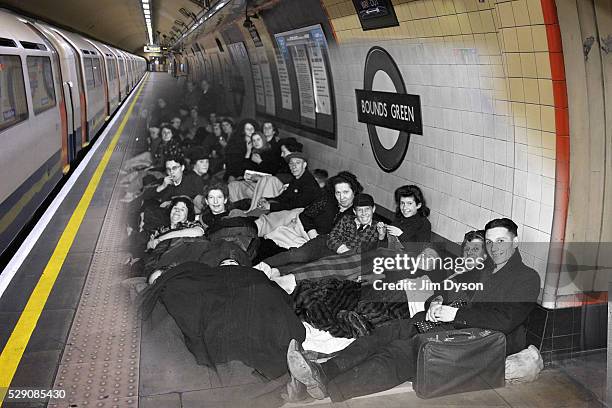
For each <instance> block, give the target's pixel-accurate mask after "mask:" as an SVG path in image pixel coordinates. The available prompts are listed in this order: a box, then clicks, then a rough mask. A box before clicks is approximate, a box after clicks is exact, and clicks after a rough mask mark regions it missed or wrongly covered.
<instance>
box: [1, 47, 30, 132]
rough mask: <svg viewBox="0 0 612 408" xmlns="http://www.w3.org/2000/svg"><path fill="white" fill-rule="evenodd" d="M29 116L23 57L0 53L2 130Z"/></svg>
mask: <svg viewBox="0 0 612 408" xmlns="http://www.w3.org/2000/svg"><path fill="white" fill-rule="evenodd" d="M27 118H28V102H27V99H26V92H25V82H24V80H23V69H22V68H21V58H19V56H17V55H0V130H4V129H6V128H8V127H10V126H12V125H14V124H16V123H19V122H21V121H24V120H26V119H27Z"/></svg>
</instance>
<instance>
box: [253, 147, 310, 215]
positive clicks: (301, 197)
mask: <svg viewBox="0 0 612 408" xmlns="http://www.w3.org/2000/svg"><path fill="white" fill-rule="evenodd" d="M285 160H286V161H287V162H288V163H289V170H290V171H291V175H292V176H293V180H291V181H290V182H289V185H288V186H287V188H286V189H285V191H283V192H282V193H281V194H280V195H279V196H277V197H273V198H261V199H260V200H259V202H258V203H257V207H258V208H261V209H264V210H270V211H282V210H292V209H294V208H304V207H306V206H308V205H309V204H310V203H312V202H313V201H314V200H316V199H317V198H318V197H319V196H320V195H321V188H320V187H319V183H317V180H316V179H315V178H314V176H313V175H312V174H311V173H310V172H309V171H308V169H307V168H306V167H307V166H308V159H307V158H306V155H305V154H304V153H301V152H295V153H291V154H290V155H288V156H287V157H285Z"/></svg>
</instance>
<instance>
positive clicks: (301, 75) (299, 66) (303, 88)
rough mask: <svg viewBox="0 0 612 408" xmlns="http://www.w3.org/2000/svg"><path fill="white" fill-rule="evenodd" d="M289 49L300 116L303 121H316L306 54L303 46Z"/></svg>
mask: <svg viewBox="0 0 612 408" xmlns="http://www.w3.org/2000/svg"><path fill="white" fill-rule="evenodd" d="M290 49H291V55H292V57H293V66H294V68H295V76H296V78H297V83H298V89H299V94H300V115H301V116H302V118H304V119H312V120H313V121H314V120H315V119H316V114H315V99H314V89H313V86H312V76H311V74H310V64H309V63H308V52H307V51H306V46H304V45H296V46H292V47H290Z"/></svg>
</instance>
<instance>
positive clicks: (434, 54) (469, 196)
mask: <svg viewBox="0 0 612 408" xmlns="http://www.w3.org/2000/svg"><path fill="white" fill-rule="evenodd" d="M394 4H395V10H396V14H397V17H398V20H399V21H400V26H399V27H392V28H386V29H380V30H372V31H362V29H361V26H360V23H359V20H358V18H357V16H356V15H355V9H354V7H353V4H352V1H346V0H324V1H323V5H324V7H325V8H326V10H327V13H328V14H329V16H330V19H331V22H332V25H333V27H334V30H335V35H336V39H337V42H338V46H337V47H335V48H333V49H332V50H331V59H332V71H333V77H334V85H335V92H336V98H337V120H338V140H339V142H338V149H337V150H336V149H333V148H329V147H326V146H323V145H321V144H319V143H316V142H312V141H309V140H307V139H306V140H304V143H305V144H306V145H307V151H308V152H309V153H310V155H311V156H312V157H313V162H312V167H313V168H314V167H319V166H320V167H324V168H327V169H328V170H329V171H330V172H331V173H333V172H335V171H337V170H341V169H349V170H352V171H355V172H356V173H357V174H359V175H360V177H361V179H362V181H364V182H365V185H366V186H367V190H368V191H369V192H371V193H373V194H374V195H375V196H376V198H377V200H378V201H379V202H380V203H381V204H383V205H384V206H386V207H388V208H393V207H394V203H393V198H392V192H393V191H394V189H395V188H397V187H398V186H400V185H402V184H407V183H415V184H418V185H419V186H421V187H422V188H423V190H424V192H425V196H426V198H427V199H428V201H429V205H430V207H431V208H432V215H431V216H430V220H431V222H432V226H433V229H434V231H435V232H436V233H438V234H439V235H441V236H443V237H446V238H448V239H450V240H452V241H460V240H461V239H462V237H463V234H464V233H465V232H466V231H468V230H470V229H475V228H482V227H483V226H484V223H485V222H486V221H488V220H490V219H492V218H497V217H502V216H505V217H511V218H512V219H513V220H514V221H515V222H516V223H517V224H518V225H519V234H520V237H521V240H522V241H525V242H544V243H548V242H550V234H551V229H552V220H553V206H554V195H555V164H556V163H555V158H556V133H555V132H556V122H555V107H554V97H553V82H552V80H551V66H550V58H549V52H548V51H549V50H548V40H547V29H546V26H545V25H544V17H543V14H542V7H541V5H540V0H518V1H504V2H494V1H486V2H484V3H480V2H478V1H475V0H466V1H463V0H453V1H450V0H446V1H444V0H442V1H423V0H417V1H410V2H402V1H396V2H394ZM374 45H378V46H382V47H383V48H385V49H386V50H387V51H388V52H389V53H390V54H391V55H392V56H393V58H394V60H395V61H396V63H397V64H398V66H399V68H400V70H401V71H402V73H403V77H404V81H405V83H406V87H407V91H408V92H409V93H414V94H419V95H421V103H422V107H423V124H424V132H423V136H418V135H413V136H412V137H411V142H410V147H409V149H408V153H407V155H406V158H405V161H404V163H403V164H402V165H401V166H400V167H399V169H398V170H396V171H395V172H393V173H385V172H383V171H382V170H380V169H379V168H378V166H377V165H376V163H375V161H374V158H373V155H372V152H371V148H370V144H369V139H368V134H367V130H366V127H365V125H364V124H361V123H358V122H357V119H356V118H357V115H356V106H355V89H361V88H362V87H363V66H364V61H365V56H366V53H367V51H368V50H369V48H370V47H372V46H374ZM547 250H548V246H547V245H536V246H533V245H530V246H528V247H527V246H525V247H524V248H523V251H522V252H523V255H524V258H525V261H526V263H528V264H529V265H531V266H533V267H535V268H536V269H537V270H538V272H539V273H540V276H541V277H542V282H544V274H545V270H546V260H547Z"/></svg>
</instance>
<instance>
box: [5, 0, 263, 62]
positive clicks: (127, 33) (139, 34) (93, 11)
mask: <svg viewBox="0 0 612 408" xmlns="http://www.w3.org/2000/svg"><path fill="white" fill-rule="evenodd" d="M218 1H219V0H211V1H210V2H209V3H210V4H211V5H212V6H213V7H214V5H215V4H216V3H217V2H218ZM246 1H247V0H230V4H228V5H227V6H226V7H224V8H223V9H222V10H221V12H219V13H217V14H215V16H213V18H211V19H210V20H208V21H207V22H205V23H204V25H203V26H202V27H200V28H199V29H198V30H197V31H196V32H195V34H198V33H199V34H206V33H208V32H210V31H212V30H214V29H215V28H217V27H219V26H221V25H224V24H225V23H227V22H230V21H234V20H236V19H237V18H240V17H241V16H243V15H244V6H245V3H246ZM196 3H200V4H203V3H204V1H203V0H202V1H200V0H193V1H191V0H151V4H152V22H153V35H154V37H155V36H156V34H155V33H156V32H157V31H159V33H160V40H162V39H163V35H164V34H165V35H166V38H167V39H169V38H170V36H171V34H172V33H174V32H175V31H173V28H172V27H173V26H175V27H177V28H180V29H182V31H183V32H185V31H186V28H185V27H181V26H180V24H177V23H175V21H176V20H181V21H182V22H184V23H185V24H186V25H187V26H188V25H190V24H191V23H192V22H193V20H192V19H190V18H188V17H186V16H185V15H183V14H182V13H181V12H180V11H179V10H180V9H184V10H186V11H188V12H190V13H194V14H196V15H202V14H203V12H204V9H203V7H201V6H199V5H198V4H196ZM271 3H275V1H274V0H249V10H251V9H253V10H257V9H258V8H261V7H262V6H265V5H270V4H271ZM140 4H141V3H140V0H106V1H104V2H96V1H92V0H53V1H49V0H27V1H24V0H2V1H0V7H2V6H5V7H8V8H10V9H13V10H15V11H18V12H23V13H24V14H26V15H30V16H32V17H38V18H41V19H42V20H45V21H47V22H49V23H52V24H57V25H59V26H63V27H65V28H68V29H73V30H74V31H78V32H81V33H84V34H86V35H88V36H90V37H92V38H95V39H98V40H100V41H103V42H106V43H108V44H111V45H114V46H116V47H118V48H122V49H124V50H127V51H130V52H133V53H137V54H142V53H143V45H145V44H146V43H147V34H146V28H145V24H144V16H143V13H142V9H141V5H140ZM178 36H179V34H178V33H177V37H178Z"/></svg>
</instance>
